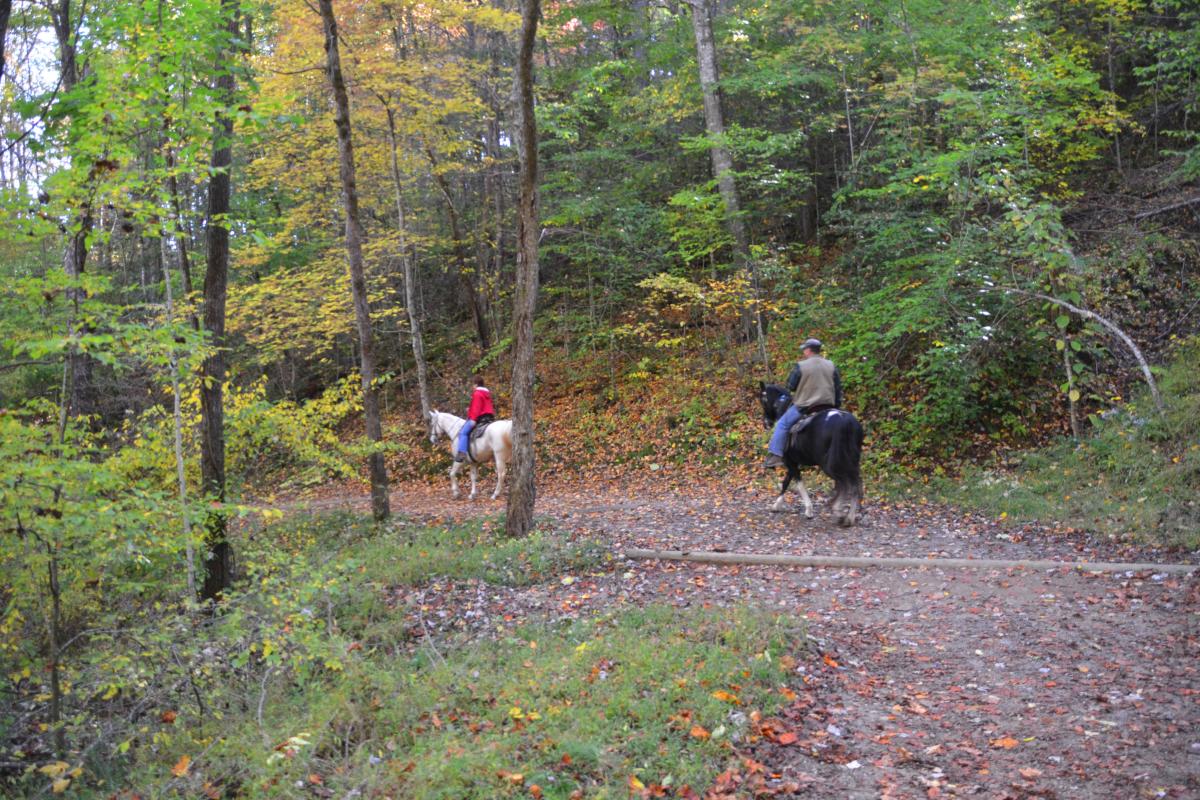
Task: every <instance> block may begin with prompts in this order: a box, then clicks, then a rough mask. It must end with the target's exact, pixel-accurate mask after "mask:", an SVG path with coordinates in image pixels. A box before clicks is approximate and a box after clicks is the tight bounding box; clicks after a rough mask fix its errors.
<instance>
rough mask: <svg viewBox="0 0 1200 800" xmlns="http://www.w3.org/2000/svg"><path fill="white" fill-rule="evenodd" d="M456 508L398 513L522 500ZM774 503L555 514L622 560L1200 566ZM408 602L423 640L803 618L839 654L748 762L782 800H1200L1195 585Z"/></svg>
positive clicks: (1099, 581) (693, 570)
mask: <svg viewBox="0 0 1200 800" xmlns="http://www.w3.org/2000/svg"><path fill="white" fill-rule="evenodd" d="M448 494H449V493H448V490H447V489H446V488H444V487H436V488H434V487H427V486H406V487H404V488H403V490H402V491H401V492H398V493H397V495H396V497H395V499H394V504H393V508H394V509H396V510H397V511H398V512H400V513H404V514H409V515H414V516H417V517H421V518H425V519H429V520H438V521H446V522H449V521H453V520H456V519H462V518H467V517H473V516H478V515H483V514H499V513H502V512H503V501H497V502H491V501H482V502H479V501H477V502H475V503H465V502H459V503H455V502H453V501H450V500H449V498H448ZM770 499H771V498H770V493H769V492H768V491H765V490H762V491H759V490H756V489H753V488H745V489H740V490H736V489H732V488H730V487H728V486H726V487H713V488H705V487H690V489H689V490H688V491H686V492H678V491H667V490H666V489H664V488H663V487H659V486H655V485H653V484H650V485H643V486H640V487H639V488H638V490H637V491H635V492H630V490H629V489H619V488H612V489H593V490H589V491H586V492H572V491H565V490H562V489H551V490H549V491H545V492H544V493H543V496H542V497H541V498H540V499H539V502H538V514H539V516H540V517H543V518H550V519H552V520H553V521H554V524H555V525H556V527H558V528H560V529H565V530H567V531H570V532H571V533H572V534H573V535H579V536H590V537H600V538H601V539H603V540H605V541H607V542H609V543H611V545H612V546H613V548H614V551H616V552H619V551H621V550H622V549H623V548H625V547H630V546H636V547H647V548H654V547H658V548H672V549H704V550H718V549H726V550H738V551H751V552H773V553H815V554H821V555H854V556H944V557H973V558H1005V559H1014V558H1036V559H1062V560H1078V559H1088V560H1109V561H1118V560H1121V561H1129V560H1138V561H1196V560H1197V554H1190V555H1187V554H1185V555H1182V556H1181V554H1178V553H1173V554H1169V555H1168V554H1164V553H1160V552H1155V551H1148V550H1138V549H1136V548H1130V547H1119V546H1116V545H1112V544H1109V543H1103V542H1095V541H1092V540H1089V539H1088V538H1086V537H1083V536H1081V535H1078V534H1069V535H1067V534H1062V533H1058V534H1054V533H1050V532H1048V531H1045V530H1034V529H1032V528H1027V529H1020V528H1012V527H1000V526H997V525H994V524H992V523H990V522H988V521H986V520H982V519H979V518H976V517H971V516H965V515H960V514H956V513H954V512H952V511H950V510H946V509H940V508H933V507H928V506H920V505H918V506H910V507H896V506H885V505H879V504H875V505H871V506H868V507H867V513H866V515H865V517H864V520H863V523H862V524H861V525H860V526H858V527H856V528H853V529H849V530H847V529H841V528H838V527H837V526H836V525H834V524H833V521H832V519H830V518H829V517H828V516H824V515H822V513H821V512H824V511H825V509H824V508H823V507H821V506H820V505H819V506H818V511H819V514H818V518H817V519H816V520H811V521H809V520H805V519H804V518H803V517H802V516H801V515H800V514H798V513H795V512H796V510H797V506H793V507H792V509H791V510H792V513H784V514H774V513H771V512H769V511H768V510H767V505H768V502H769V500H770ZM397 600H403V602H405V603H408V604H409V606H410V608H411V607H412V606H413V605H414V604H415V605H419V606H420V607H421V608H422V624H423V625H427V626H428V625H430V624H432V625H433V626H434V627H435V628H439V629H441V630H444V631H445V632H447V633H449V632H459V633H462V634H466V635H472V634H475V635H479V636H485V635H493V634H494V632H495V631H496V629H497V625H500V626H504V625H516V624H519V623H521V622H522V621H525V620H528V619H547V618H548V619H551V620H555V619H563V618H573V617H576V616H579V615H587V614H594V613H600V612H603V611H606V610H610V609H612V608H613V607H615V606H617V605H619V604H622V603H646V602H662V603H668V604H673V605H675V606H677V607H681V608H682V607H687V606H691V605H698V604H702V605H705V606H715V607H722V606H726V605H729V604H734V603H750V604H754V605H757V606H760V607H763V608H767V609H771V610H777V611H778V612H779V613H781V614H787V615H791V616H793V617H795V618H796V619H798V620H803V621H804V622H805V624H806V625H807V629H808V632H809V634H810V636H811V637H812V638H813V639H814V640H815V642H816V644H817V646H818V648H819V653H816V654H813V653H810V654H807V655H804V654H801V655H799V656H798V659H797V666H796V671H797V673H798V675H797V684H796V685H797V686H798V687H803V689H805V690H806V691H805V692H804V693H803V694H802V695H801V696H800V698H799V699H798V700H797V701H796V704H795V705H794V706H793V707H792V708H790V709H788V711H787V712H785V715H784V719H785V722H786V723H787V724H788V725H789V726H791V727H792V728H793V729H796V730H798V731H800V736H799V738H798V740H797V741H796V742H794V743H791V744H789V745H787V746H782V745H778V744H772V743H770V742H767V741H765V740H764V741H759V742H757V743H755V744H750V745H746V747H745V748H744V755H746V756H748V757H750V758H752V759H754V760H755V761H757V762H759V763H761V764H763V765H765V767H766V770H767V773H766V775H767V780H766V783H765V784H764V785H765V786H767V787H768V788H769V787H770V786H782V785H783V784H784V783H786V782H788V781H794V782H796V783H799V784H800V786H801V787H803V788H802V790H801V793H800V794H801V795H802V796H811V797H839V798H876V797H914V798H917V797H962V796H978V797H989V798H992V797H995V798H1030V797H1041V798H1135V797H1179V798H1200V624H1198V623H1200V577H1197V576H1196V575H1192V576H1184V577H1181V576H1168V575H1164V574H1155V573H1153V572H1146V573H1139V574H1116V575H1111V574H1110V575H1103V574H1100V575H1091V574H1082V573H1079V572H1074V571H1071V570H1068V569H1062V570H1059V569H1052V570H1026V569H1007V570H982V569H972V570H959V569H942V568H934V567H921V568H912V569H887V570H860V569H812V568H791V569H787V568H778V567H760V566H742V567H738V566H730V565H714V564H687V563H666V562H661V563H660V562H644V561H636V562H635V561H624V560H619V561H617V562H615V563H614V565H613V569H611V570H605V571H601V572H597V573H594V574H588V575H578V576H571V577H569V578H568V579H564V580H563V581H561V582H555V583H551V584H545V585H540V586H535V587H530V588H525V589H513V588H506V587H495V586H489V585H486V584H482V583H479V582H461V583H452V584H449V585H446V584H444V583H443V584H437V585H436V586H429V587H424V588H422V589H419V590H415V591H413V592H410V593H409V596H407V597H405V598H399V597H398V598H397ZM430 620H432V623H431V622H430ZM738 722H739V720H738V719H737V718H736V716H732V717H731V725H736V724H737V723H738ZM772 775H776V776H778V778H773V777H771V776H772ZM742 777H745V776H742ZM733 783H736V780H735V781H733ZM748 786H749V784H744V785H743V786H742V787H741V788H740V789H739V791H741V792H743V793H747V792H748V791H749V790H748ZM730 787H732V783H729V786H727V787H726V788H730ZM747 796H749V795H748V794H747Z"/></svg>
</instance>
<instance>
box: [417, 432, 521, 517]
mask: <svg viewBox="0 0 1200 800" xmlns="http://www.w3.org/2000/svg"><path fill="white" fill-rule="evenodd" d="M466 422H467V421H466V420H465V419H463V418H462V417H456V416H454V415H453V414H447V413H446V412H444V411H437V410H432V411H430V412H429V441H430V442H431V443H432V444H437V441H438V439H439V438H441V437H442V436H449V437H450V456H451V457H453V456H454V453H455V451H456V450H457V442H458V432H459V431H460V430H462V426H463V425H465V424H466ZM468 446H469V447H470V448H471V456H472V457H473V459H474V460H470V461H467V462H462V461H455V462H454V465H453V466H452V467H450V491H451V492H452V493H453V495H454V499H455V500H457V499H458V498H459V497H460V494H459V491H458V473H459V470H461V469H462V466H463V464H464V463H467V464H468V465H469V466H470V467H471V495H470V497H468V499H469V500H474V499H475V495H476V494H477V490H476V480H477V478H478V475H479V464H480V463H481V462H483V461H484V460H486V459H487V458H489V457H492V458H495V460H496V491H494V492H492V499H493V500H495V499H496V498H497V497H499V496H500V488H501V487H502V486H504V472H505V470H507V469H508V462H509V461H511V460H512V420H511V419H498V420H496V421H495V422H492V423H491V424H489V425H488V426H487V428H486V429H484V431H483V433H482V434H480V435H479V438H478V439H474V440H473V441H472V442H471V443H470V444H469V445H468Z"/></svg>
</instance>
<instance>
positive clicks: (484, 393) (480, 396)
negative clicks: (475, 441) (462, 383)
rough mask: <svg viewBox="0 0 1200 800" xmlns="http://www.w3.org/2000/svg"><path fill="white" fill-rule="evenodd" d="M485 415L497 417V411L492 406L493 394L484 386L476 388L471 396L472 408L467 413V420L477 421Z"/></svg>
mask: <svg viewBox="0 0 1200 800" xmlns="http://www.w3.org/2000/svg"><path fill="white" fill-rule="evenodd" d="M484 414H491V415H492V416H495V415H496V409H495V408H494V407H493V406H492V393H491V392H489V391H488V390H487V388H486V387H484V386H476V387H475V392H474V393H473V394H472V395H471V408H470V410H469V411H467V419H469V420H476V421H477V420H478V419H479V418H480V417H482V416H483V415H484Z"/></svg>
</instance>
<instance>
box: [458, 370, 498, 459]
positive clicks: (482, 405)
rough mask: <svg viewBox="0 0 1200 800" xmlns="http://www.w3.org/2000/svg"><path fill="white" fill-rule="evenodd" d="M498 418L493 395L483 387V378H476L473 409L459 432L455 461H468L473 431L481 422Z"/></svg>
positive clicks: (469, 410)
mask: <svg viewBox="0 0 1200 800" xmlns="http://www.w3.org/2000/svg"><path fill="white" fill-rule="evenodd" d="M495 416H496V409H495V407H494V406H493V405H492V393H491V392H490V391H489V390H488V388H487V387H486V386H484V385H483V376H482V375H476V376H475V391H474V392H472V393H471V407H470V409H468V410H467V421H466V423H465V424H464V425H463V426H462V430H460V431H459V432H458V452H456V453H455V454H454V460H455V461H466V460H467V458H468V455H467V448H468V446H469V445H468V441H469V439H470V436H471V431H472V430H474V428H475V426H476V425H477V424H478V423H480V422H490V421H491V420H492V419H494V418H495Z"/></svg>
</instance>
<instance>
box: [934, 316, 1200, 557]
mask: <svg viewBox="0 0 1200 800" xmlns="http://www.w3.org/2000/svg"><path fill="white" fill-rule="evenodd" d="M1197 358H1200V340H1195V339H1193V340H1191V341H1188V342H1184V343H1181V344H1180V346H1179V347H1178V349H1177V351H1176V354H1175V360H1174V362H1173V363H1172V365H1171V366H1170V368H1169V369H1167V370H1166V371H1165V372H1164V374H1163V375H1162V389H1163V392H1164V394H1165V395H1166V396H1167V397H1170V398H1171V400H1170V404H1169V407H1168V410H1167V413H1166V414H1164V415H1161V416H1158V415H1155V414H1154V412H1153V405H1152V404H1151V403H1149V401H1148V398H1143V399H1142V400H1141V401H1139V402H1138V403H1136V404H1133V405H1129V406H1126V407H1119V406H1114V407H1110V408H1109V410H1108V411H1105V412H1103V413H1102V414H1099V415H1096V416H1094V417H1093V419H1092V423H1093V425H1094V429H1093V431H1092V432H1091V434H1090V435H1089V436H1088V437H1087V438H1086V439H1083V440H1082V441H1079V442H1074V441H1070V440H1064V441H1061V442H1059V443H1057V444H1056V445H1054V446H1053V447H1051V448H1049V449H1046V450H1043V451H1034V452H1027V453H1022V454H1020V455H1016V456H1013V457H1012V458H1011V462H1012V464H1010V465H1009V466H1008V467H1007V468H1002V467H1000V466H990V467H986V468H975V469H971V470H969V471H968V472H967V474H965V475H963V476H961V477H960V478H956V479H955V480H953V481H943V482H938V483H937V484H935V487H934V488H935V490H936V491H937V492H939V493H940V494H941V496H942V497H943V498H945V499H947V500H950V501H953V502H956V503H959V504H962V505H966V506H968V507H972V508H977V509H979V510H982V511H985V512H987V513H990V514H992V515H994V516H1000V515H1004V516H1005V518H1007V519H1011V520H1013V521H1014V522H1022V521H1028V520H1043V521H1049V520H1054V521H1056V522H1060V523H1062V524H1065V525H1068V526H1077V527H1081V528H1085V529H1087V530H1091V531H1096V532H1098V533H1100V534H1103V535H1107V536H1109V537H1110V538H1114V539H1121V540H1124V539H1129V538H1132V539H1135V540H1138V541H1141V542H1145V543H1147V544H1152V545H1157V546H1168V547H1179V548H1183V549H1187V550H1192V549H1195V548H1196V547H1197V546H1200V537H1198V536H1197V532H1198V531H1200V506H1198V505H1197V502H1196V500H1195V498H1196V496H1197V494H1198V493H1200V445H1197V444H1196V442H1197V440H1198V438H1200V377H1198V376H1197V373H1196V370H1195V364H1196V359H1197Z"/></svg>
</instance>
